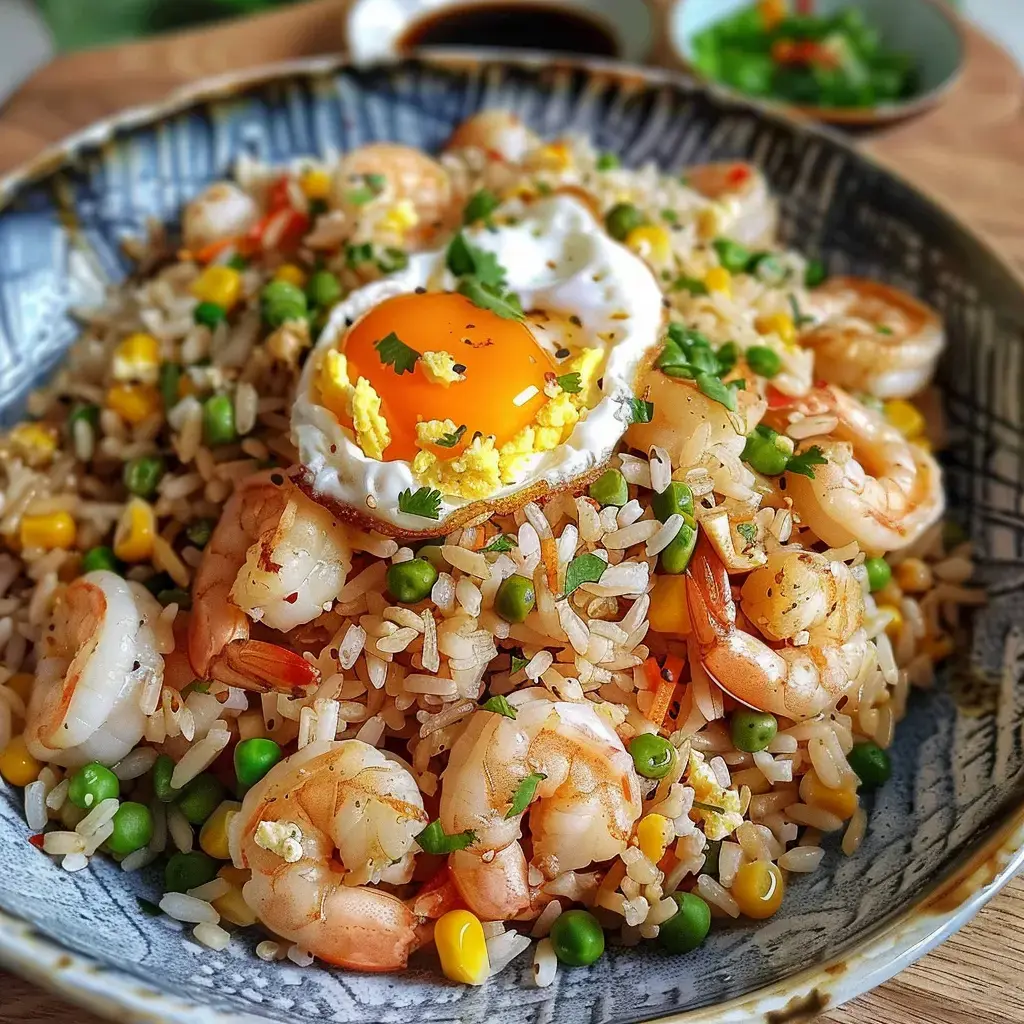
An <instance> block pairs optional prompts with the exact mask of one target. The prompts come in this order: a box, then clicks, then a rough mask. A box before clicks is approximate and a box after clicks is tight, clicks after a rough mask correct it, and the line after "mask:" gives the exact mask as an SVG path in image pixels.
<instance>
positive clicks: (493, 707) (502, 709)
mask: <svg viewBox="0 0 1024 1024" xmlns="http://www.w3.org/2000/svg"><path fill="white" fill-rule="evenodd" d="M480 707H481V708H482V709H483V710H484V711H490V712H492V713H493V714H495V715H504V716H505V717H506V718H511V719H513V721H514V720H515V717H516V709H515V708H514V707H512V705H511V704H509V702H508V701H507V700H506V699H505V698H504V697H502V696H501V694H498V695H497V696H495V697H491V698H490V699H489V700H485V701H484V702H483V704H481V705H480Z"/></svg>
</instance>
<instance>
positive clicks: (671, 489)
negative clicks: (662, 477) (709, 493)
mask: <svg viewBox="0 0 1024 1024" xmlns="http://www.w3.org/2000/svg"><path fill="white" fill-rule="evenodd" d="M651 508H652V509H653V510H654V514H655V515H656V516H657V517H658V519H660V520H661V522H665V520H667V519H668V518H669V516H671V515H674V514H675V513H676V512H678V513H679V514H680V515H681V516H682V517H683V518H684V519H692V518H693V491H691V490H690V488H689V485H687V484H684V483H683V482H682V481H680V480H673V481H672V483H670V484H669V485H668V487H666V488H665V490H663V491H660V492H659V493H657V494H655V495H654V497H653V498H652V499H651Z"/></svg>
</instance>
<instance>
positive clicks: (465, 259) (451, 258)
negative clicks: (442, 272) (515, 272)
mask: <svg viewBox="0 0 1024 1024" xmlns="http://www.w3.org/2000/svg"><path fill="white" fill-rule="evenodd" d="M445 265H446V266H447V267H448V269H449V270H450V271H451V272H452V273H453V274H454V275H455V276H456V277H475V278H476V279H477V280H478V281H479V282H480V283H481V284H483V285H487V286H488V287H491V288H496V289H501V288H503V287H504V286H505V268H504V267H502V265H501V264H500V263H499V262H498V257H497V256H495V255H494V253H493V252H488V251H487V250H486V249H478V248H477V247H476V246H475V245H470V244H469V242H468V241H467V240H466V236H465V235H464V234H463V233H462V232H461V231H460V232H459V233H458V234H457V235H456V236H455V237H454V238H453V239H452V240H451V242H449V243H448V252H447V253H446V255H445Z"/></svg>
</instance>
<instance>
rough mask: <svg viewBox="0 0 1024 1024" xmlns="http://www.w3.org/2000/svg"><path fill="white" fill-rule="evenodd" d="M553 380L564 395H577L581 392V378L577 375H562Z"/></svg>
mask: <svg viewBox="0 0 1024 1024" xmlns="http://www.w3.org/2000/svg"><path fill="white" fill-rule="evenodd" d="M555 379H556V380H557V381H558V386H559V387H560V388H561V389H562V390H563V391H564V392H566V394H569V395H578V394H579V393H580V392H581V391H582V390H583V377H582V376H581V375H580V374H578V373H563V374H562V375H561V377H556V378H555Z"/></svg>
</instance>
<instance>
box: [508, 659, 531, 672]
mask: <svg viewBox="0 0 1024 1024" xmlns="http://www.w3.org/2000/svg"><path fill="white" fill-rule="evenodd" d="M529 664H530V659H529V658H524V657H522V655H519V654H513V655H512V674H513V675H515V674H516V673H517V672H518V671H519V670H520V669H524V668H526V666H527V665H529Z"/></svg>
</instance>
